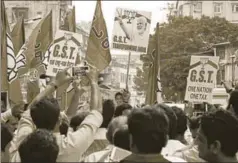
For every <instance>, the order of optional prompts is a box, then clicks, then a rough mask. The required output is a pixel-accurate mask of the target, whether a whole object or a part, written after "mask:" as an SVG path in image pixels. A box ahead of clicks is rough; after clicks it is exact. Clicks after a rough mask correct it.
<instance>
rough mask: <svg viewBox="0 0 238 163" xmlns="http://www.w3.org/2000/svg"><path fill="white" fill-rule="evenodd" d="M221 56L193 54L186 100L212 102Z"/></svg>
mask: <svg viewBox="0 0 238 163" xmlns="http://www.w3.org/2000/svg"><path fill="white" fill-rule="evenodd" d="M218 62H219V57H211V56H191V61H190V70H189V75H188V78H187V88H186V95H185V100H186V101H189V102H194V103H202V102H207V103H212V95H213V88H214V87H215V83H216V77H217V70H218V68H219V66H218Z"/></svg>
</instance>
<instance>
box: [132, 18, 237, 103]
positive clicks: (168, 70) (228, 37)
mask: <svg viewBox="0 0 238 163" xmlns="http://www.w3.org/2000/svg"><path fill="white" fill-rule="evenodd" d="M228 41H229V42H230V43H231V46H233V47H237V45H238V26H237V25H235V24H232V23H230V22H228V21H227V20H226V19H224V18H220V17H213V18H210V17H207V16H202V17H201V19H194V18H192V17H175V16H169V17H168V23H163V24H160V28H159V47H158V51H159V54H160V56H161V71H160V72H161V83H162V89H163V90H162V93H163V95H164V97H165V98H166V99H165V100H173V101H177V100H183V99H184V94H185V90H186V78H187V76H188V71H189V68H188V67H189V64H190V56H191V55H213V50H212V45H213V44H217V43H222V42H228ZM142 61H143V62H144V63H145V62H147V61H145V60H143V59H142ZM143 69H144V68H142V69H140V70H139V69H138V73H139V74H140V75H139V74H138V75H139V76H137V77H136V79H135V84H136V85H137V86H136V87H137V90H139V89H140V90H143V91H146V80H147V77H146V75H147V72H148V71H147V70H146V69H144V71H143ZM140 71H142V72H140ZM139 80H141V81H140V82H139ZM142 81H143V82H142ZM138 83H140V84H138Z"/></svg>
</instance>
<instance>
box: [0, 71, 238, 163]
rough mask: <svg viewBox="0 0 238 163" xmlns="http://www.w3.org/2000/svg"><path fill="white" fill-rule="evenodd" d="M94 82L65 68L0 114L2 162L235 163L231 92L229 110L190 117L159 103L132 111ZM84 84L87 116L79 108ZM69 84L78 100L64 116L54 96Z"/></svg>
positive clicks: (235, 110) (237, 101)
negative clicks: (29, 98)
mask: <svg viewBox="0 0 238 163" xmlns="http://www.w3.org/2000/svg"><path fill="white" fill-rule="evenodd" d="M98 76H99V72H98V70H97V69H96V68H95V67H93V66H91V67H90V72H87V73H86V76H83V77H82V78H75V77H73V76H70V74H69V73H68V71H67V69H65V70H63V71H61V72H59V73H58V74H57V75H56V77H55V78H54V79H52V80H51V82H50V83H49V84H48V85H47V87H46V88H45V90H44V91H42V92H41V93H39V94H38V95H37V96H36V97H35V98H34V99H33V101H32V102H31V103H30V104H27V105H26V104H19V105H16V106H14V107H13V108H11V109H9V110H7V111H5V112H2V115H1V150H2V152H1V160H2V162H21V163H43V162H44V163H55V162H125V163H126V162H200V161H201V162H238V160H237V159H238V158H237V153H238V90H237V89H234V90H229V93H230V100H229V103H228V107H227V108H220V107H216V106H213V105H208V104H207V105H208V108H209V109H208V110H207V111H206V113H204V114H202V115H199V116H192V115H188V114H187V113H186V111H185V110H183V109H181V108H178V107H170V106H167V105H166V104H164V103H161V104H158V103H157V104H154V105H150V106H149V105H147V106H138V107H137V108H134V107H132V106H131V105H130V92H129V90H128V89H124V90H122V91H121V92H118V93H116V94H115V99H104V100H102V96H101V93H100V89H99V86H98ZM83 78H84V79H83ZM85 78H87V80H88V81H89V86H90V87H91V89H90V90H91V99H90V109H89V110H87V111H85V110H81V108H80V107H79V103H80V101H79V99H80V96H82V95H83V93H84V92H86V91H87V90H86V89H85V82H84V81H85ZM70 83H72V85H73V87H74V90H75V93H74V96H73V98H72V101H71V103H70V105H69V107H68V108H66V109H65V110H62V109H61V108H60V106H59V104H58V102H57V100H56V99H55V98H53V97H52V96H51V95H52V94H53V93H54V91H55V90H56V89H58V88H59V87H61V86H63V85H69V84H70ZM114 101H115V102H114ZM2 110H4V108H2Z"/></svg>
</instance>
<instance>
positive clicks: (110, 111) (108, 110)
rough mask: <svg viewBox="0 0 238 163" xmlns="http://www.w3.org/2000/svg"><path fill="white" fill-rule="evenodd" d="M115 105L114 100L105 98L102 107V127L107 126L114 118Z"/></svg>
mask: <svg viewBox="0 0 238 163" xmlns="http://www.w3.org/2000/svg"><path fill="white" fill-rule="evenodd" d="M114 111H115V105H114V102H113V101H112V100H105V101H104V102H103V107H102V116H103V122H102V125H101V128H107V127H108V124H109V123H110V121H111V120H112V118H113V115H114Z"/></svg>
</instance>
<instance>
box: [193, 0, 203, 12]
mask: <svg viewBox="0 0 238 163" xmlns="http://www.w3.org/2000/svg"><path fill="white" fill-rule="evenodd" d="M194 12H195V13H201V12H202V2H197V3H195V4H194Z"/></svg>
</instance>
